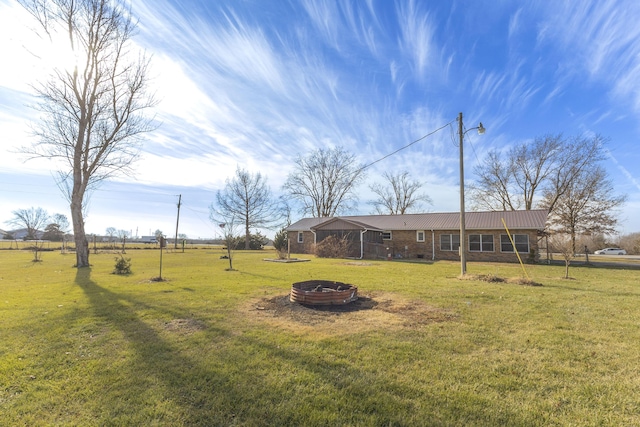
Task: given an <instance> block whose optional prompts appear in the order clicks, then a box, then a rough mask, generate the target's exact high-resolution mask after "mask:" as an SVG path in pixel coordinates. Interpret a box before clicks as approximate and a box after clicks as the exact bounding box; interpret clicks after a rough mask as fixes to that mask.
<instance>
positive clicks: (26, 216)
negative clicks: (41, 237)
mask: <svg viewBox="0 0 640 427" xmlns="http://www.w3.org/2000/svg"><path fill="white" fill-rule="evenodd" d="M11 213H12V214H13V218H11V219H10V220H9V221H7V222H6V223H7V224H9V225H12V226H14V227H18V228H25V229H26V230H27V235H26V237H25V239H26V240H35V239H37V238H38V231H40V229H41V228H43V227H44V226H45V225H46V224H47V222H48V221H49V214H48V213H47V211H46V210H44V209H42V208H33V207H32V208H30V209H17V210H15V211H12V212H11Z"/></svg>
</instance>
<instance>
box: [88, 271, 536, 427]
mask: <svg viewBox="0 0 640 427" xmlns="http://www.w3.org/2000/svg"><path fill="white" fill-rule="evenodd" d="M75 283H76V284H77V285H78V286H80V287H81V288H82V290H83V291H84V293H85V294H86V296H87V298H88V299H89V301H90V303H91V306H92V310H93V311H94V313H95V315H96V317H98V318H101V319H103V320H104V322H105V323H107V324H109V325H110V326H111V327H112V328H113V329H115V330H116V331H118V332H120V333H121V334H122V336H123V338H124V339H125V340H126V341H127V343H128V344H129V346H130V349H126V351H124V352H123V356H122V357H123V362H122V363H121V364H117V365H115V366H113V364H115V363H116V362H117V360H115V361H114V360H113V359H109V360H112V361H111V362H109V365H108V366H103V367H102V370H104V371H113V370H118V369H120V370H124V369H126V370H127V372H126V375H114V374H113V373H112V374H111V375H110V374H109V372H97V373H96V374H97V375H102V376H103V377H104V390H101V391H100V394H101V399H100V400H99V401H96V402H94V403H93V404H94V405H96V409H97V410H96V411H95V412H96V419H95V421H96V423H98V424H113V425H119V424H132V423H133V424H142V423H144V424H148V425H153V424H160V425H162V424H164V425H168V424H172V422H173V423H175V424H178V425H257V426H267V425H282V426H287V425H290V426H294V425H332V424H333V425H424V424H423V423H424V422H426V423H429V420H431V421H433V423H432V424H433V425H445V424H446V423H447V421H452V422H453V423H454V424H455V421H456V420H458V421H460V422H463V421H465V420H466V421H469V420H471V422H472V423H473V422H477V423H478V425H480V424H484V425H496V424H502V425H507V424H515V425H526V424H527V421H532V420H531V419H528V420H527V419H523V418H522V417H523V415H522V414H520V413H518V412H517V411H510V410H509V409H506V408H505V409H503V411H501V413H500V415H499V416H497V415H496V412H494V411H492V410H491V409H488V408H491V407H492V405H494V404H495V402H493V401H491V400H490V399H489V398H487V399H485V398H483V397H482V396H481V395H479V394H478V395H474V398H473V399H472V400H471V401H469V399H467V398H465V397H464V393H462V395H460V394H456V393H449V392H447V391H444V390H442V389H438V388H430V387H425V386H424V385H423V384H422V383H421V382H419V381H417V382H416V381H414V382H408V381H407V379H406V378H404V379H403V378H399V379H393V378H390V377H389V376H387V375H386V374H385V372H384V371H378V370H377V369H373V368H372V367H371V366H367V365H365V366H361V365H360V364H358V363H357V362H356V361H355V360H357V359H358V357H355V358H351V357H348V356H347V355H348V354H349V353H350V352H355V353H356V355H357V354H359V353H362V352H363V351H364V352H365V353H368V351H369V350H367V348H368V349H373V348H375V352H374V353H375V358H376V359H378V358H381V359H388V360H389V362H390V363H391V362H392V361H394V360H395V359H396V358H395V357H394V351H395V350H394V348H393V346H391V347H383V348H378V346H377V345H376V344H375V343H368V342H367V341H366V340H365V341H363V342H361V343H360V344H354V345H348V346H347V348H342V349H341V347H340V348H338V349H336V350H335V351H334V350H331V349H330V348H326V347H325V344H326V343H325V342H321V343H320V344H319V345H316V344H315V343H314V341H313V340H311V341H308V342H302V343H301V342H300V341H299V340H298V339H294V340H293V341H288V340H287V339H284V338H283V337H280V336H279V335H277V334H275V335H274V333H271V332H266V331H265V332H261V331H259V330H248V331H246V332H244V333H239V334H229V333H227V332H226V331H224V330H221V329H219V330H216V329H215V328H214V327H212V325H211V324H206V330H205V331H204V332H205V334H207V336H206V339H205V340H204V341H203V340H194V341H187V342H186V344H185V341H186V340H188V338H184V337H182V338H183V339H182V340H181V341H182V342H174V341H171V340H169V339H167V338H165V337H163V334H162V333H161V332H160V331H158V330H156V329H154V328H153V327H152V326H150V325H149V323H150V322H153V320H154V319H155V318H154V316H153V315H150V314H148V313H146V314H145V316H144V318H141V316H140V315H139V314H138V311H137V310H141V309H144V310H161V309H160V308H158V307H151V306H150V305H149V304H148V303H145V302H143V301H139V300H137V299H135V298H132V297H130V296H128V295H124V294H119V293H116V292H113V291H111V290H109V289H107V288H105V287H102V286H100V285H98V284H97V283H96V282H95V281H94V280H93V279H92V278H91V269H90V268H81V269H78V270H77V273H76V278H75ZM359 301H360V303H359V304H362V305H361V306H358V305H359V304H356V305H354V306H352V308H353V309H355V310H366V309H369V308H371V304H374V301H372V300H371V299H370V298H366V297H363V298H362V299H359ZM334 309H336V308H335V307H334V308H328V310H334ZM338 309H339V310H341V309H342V308H338ZM347 309H351V307H350V308H347ZM321 310H324V309H323V308H322V309H321ZM163 314H164V313H163ZM172 314H174V315H178V316H180V315H184V314H185V313H180V312H179V310H177V309H176V311H175V312H174V313H172ZM143 319H144V320H143ZM203 323H205V322H203ZM231 335H233V336H231ZM112 339H113V340H118V338H112ZM192 343H193V344H192ZM190 345H191V350H193V345H195V346H202V347H201V348H198V349H197V350H198V352H197V353H194V354H198V355H197V356H191V357H190V356H189V355H186V354H184V352H185V351H186V350H188V349H189V348H186V347H189V346H190ZM362 345H364V346H365V348H364V349H363V348H361V347H362ZM110 346H111V347H112V348H114V351H118V350H120V349H119V347H122V346H121V345H120V344H119V343H118V342H114V343H113V344H110ZM131 353H133V354H131ZM340 356H344V357H340ZM416 357H417V356H416ZM367 358H368V357H367ZM367 358H365V359H367ZM458 381H461V380H459V379H458ZM98 384H100V383H98ZM460 386H462V389H464V390H472V389H473V387H472V385H470V384H464V383H462V384H460V383H459V384H458V387H460ZM318 390H322V391H321V392H318ZM416 399H419V400H421V401H422V402H423V403H422V404H421V406H420V408H421V409H420V411H419V413H416ZM167 402H172V403H173V404H172V405H171V404H168V403H167ZM178 411H179V412H178ZM141 413H142V414H144V416H142V417H143V418H142V419H141V418H140V417H141V416H140V415H139V414H141ZM136 417H137V418H136ZM336 417H338V418H336ZM496 417H497V418H496ZM332 421H333V422H332Z"/></svg>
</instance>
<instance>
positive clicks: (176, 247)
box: [173, 194, 182, 249]
mask: <svg viewBox="0 0 640 427" xmlns="http://www.w3.org/2000/svg"><path fill="white" fill-rule="evenodd" d="M181 202H182V194H179V195H178V218H177V219H176V238H175V240H174V241H173V245H174V246H173V248H174V249H178V225H179V224H180V204H181Z"/></svg>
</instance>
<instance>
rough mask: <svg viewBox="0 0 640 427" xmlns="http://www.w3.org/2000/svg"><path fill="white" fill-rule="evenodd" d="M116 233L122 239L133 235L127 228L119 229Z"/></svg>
mask: <svg viewBox="0 0 640 427" xmlns="http://www.w3.org/2000/svg"><path fill="white" fill-rule="evenodd" d="M116 235H117V236H118V239H120V240H123V239H128V238H129V237H131V233H129V232H128V231H127V230H118V231H116Z"/></svg>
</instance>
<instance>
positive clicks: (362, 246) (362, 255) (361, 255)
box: [358, 228, 367, 259]
mask: <svg viewBox="0 0 640 427" xmlns="http://www.w3.org/2000/svg"><path fill="white" fill-rule="evenodd" d="M366 232H367V229H366V228H365V229H364V230H362V231H361V232H360V258H358V259H362V258H364V233H366Z"/></svg>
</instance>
